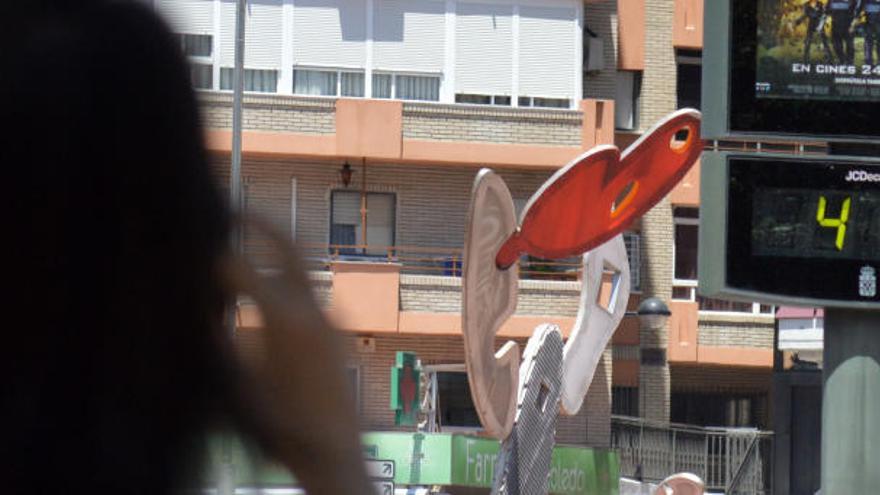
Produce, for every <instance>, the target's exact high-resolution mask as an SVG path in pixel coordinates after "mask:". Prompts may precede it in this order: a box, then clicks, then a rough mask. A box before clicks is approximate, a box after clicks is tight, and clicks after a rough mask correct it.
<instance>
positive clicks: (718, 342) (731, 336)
mask: <svg viewBox="0 0 880 495" xmlns="http://www.w3.org/2000/svg"><path fill="white" fill-rule="evenodd" d="M699 329H700V333H699V340H698V343H699V344H700V345H710V346H729V347H750V348H758V349H772V348H773V332H774V329H773V317H772V316H756V317H749V316H725V317H722V318H719V317H714V316H708V315H706V314H703V315H701V317H700V326H699Z"/></svg>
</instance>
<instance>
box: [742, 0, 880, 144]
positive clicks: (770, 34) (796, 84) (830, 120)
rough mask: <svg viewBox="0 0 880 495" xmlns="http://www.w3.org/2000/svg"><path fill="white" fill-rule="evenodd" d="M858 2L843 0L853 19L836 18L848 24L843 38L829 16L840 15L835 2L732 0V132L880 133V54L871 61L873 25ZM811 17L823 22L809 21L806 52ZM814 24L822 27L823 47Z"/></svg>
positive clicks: (864, 136) (868, 136) (869, 136)
mask: <svg viewBox="0 0 880 495" xmlns="http://www.w3.org/2000/svg"><path fill="white" fill-rule="evenodd" d="M855 1H856V0H843V3H847V4H848V5H851V6H852V9H851V12H853V13H852V14H851V18H852V19H851V20H850V21H849V22H848V23H847V22H846V20H845V19H844V20H840V21H838V22H837V25H838V28H837V29H840V26H843V25H844V24H848V26H847V28H846V31H847V37H846V38H845V39H844V38H842V37H841V35H840V33H839V32H836V34H837V37H836V38H835V39H832V38H831V30H832V26H833V25H834V22H835V21H834V17H841V16H840V15H838V14H833V13H832V11H831V10H830V6H831V4H832V3H834V4H837V2H832V1H824V0H817V3H816V4H815V5H814V4H813V3H812V0H807V5H804V3H803V2H789V1H783V0H730V6H731V10H730V19H731V26H730V46H729V50H730V52H729V57H730V67H729V71H730V73H729V84H730V93H729V122H728V124H729V130H730V132H733V133H746V134H757V135H760V134H770V135H790V136H798V135H802V136H810V137H816V138H828V139H846V140H876V139H877V138H878V137H880V125H878V115H880V58H878V57H880V53H878V52H877V50H872V54H873V55H872V57H873V58H872V59H871V60H870V63H868V62H869V61H868V60H867V57H866V53H865V44H866V43H865V41H864V38H865V36H866V35H865V33H867V32H868V31H866V29H868V28H867V27H866V26H871V24H869V23H868V22H867V14H866V11H865V9H866V8H867V7H866V3H865V0H861V2H860V3H859V6H858V7H856V5H855ZM850 2H851V3H850ZM811 6H812V7H811ZM808 7H811V8H816V9H820V11H821V12H820V14H821V15H820V14H810V15H812V16H813V18H814V19H815V18H816V17H815V16H817V15H820V17H821V18H820V19H819V20H811V18H810V16H807V10H806V9H807V8H808ZM804 16H807V18H806V19H804V20H802V21H800V19H801V18H803V17H804ZM798 21H800V22H798ZM878 21H880V18H878ZM811 23H821V28H820V27H819V24H816V25H815V26H813V29H814V31H813V33H814V35H813V38H812V39H811V41H810V53H809V56H808V57H806V59H805V55H806V53H805V52H806V46H805V45H806V32H807V31H808V28H809V27H810V25H811ZM878 28H880V26H878ZM816 30H820V31H822V32H823V33H825V34H826V39H825V40H826V41H827V42H828V50H827V51H826V49H825V44H824V43H823V41H822V38H821V37H820V36H819V35H818V32H817V31H816ZM850 31H852V32H850ZM872 36H873V34H872ZM850 41H852V47H851V48H850ZM873 43H874V41H873V38H872V46H873ZM807 65H809V68H807V67H806V66H807ZM864 66H867V67H864ZM852 72H855V74H852ZM863 72H864V74H863Z"/></svg>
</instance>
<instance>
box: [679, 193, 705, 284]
mask: <svg viewBox="0 0 880 495" xmlns="http://www.w3.org/2000/svg"><path fill="white" fill-rule="evenodd" d="M674 216H675V279H676V280H696V279H697V237H698V235H699V225H700V211H699V209H697V208H676V209H675V212H674Z"/></svg>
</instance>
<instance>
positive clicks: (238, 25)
mask: <svg viewBox="0 0 880 495" xmlns="http://www.w3.org/2000/svg"><path fill="white" fill-rule="evenodd" d="M246 3H247V0H236V8H235V67H234V69H233V72H232V91H233V93H232V166H231V169H230V172H229V208H230V210H231V213H232V214H233V215H237V216H238V219H237V220H236V221H233V222H232V223H231V239H230V242H231V244H232V246H231V251H232V255H233V256H240V255H241V253H242V231H241V230H242V229H241V226H242V225H243V223H242V222H243V221H244V219H243V218H242V217H241V216H240V214H241V120H242V119H241V112H242V108H241V99H242V94H243V92H244V78H243V77H242V76H243V75H244V22H245V13H246V11H245V6H246ZM230 296H231V301H230V305H229V308H228V310H227V325H228V331H229V338H230V339H233V340H234V339H235V330H236V316H237V309H238V301H237V299H238V294H231V295H230ZM231 441H232V439H231V438H230V432H223V433H222V438H221V442H222V450H223V452H222V457H223V459H222V462H221V464H222V465H221V467H220V473H218V474H219V477H218V483H217V491H218V493H219V494H220V495H234V493H235V466H234V465H233V460H232V446H231V445H230V442H231Z"/></svg>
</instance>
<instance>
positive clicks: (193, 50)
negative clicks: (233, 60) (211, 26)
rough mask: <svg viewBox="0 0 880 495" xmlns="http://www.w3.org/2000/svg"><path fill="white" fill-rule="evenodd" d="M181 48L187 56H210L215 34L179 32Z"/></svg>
mask: <svg viewBox="0 0 880 495" xmlns="http://www.w3.org/2000/svg"><path fill="white" fill-rule="evenodd" d="M177 38H178V40H179V41H180V48H181V49H182V50H183V54H184V55H186V56H187V57H210V56H211V52H212V51H213V50H212V43H213V36H211V35H210V34H178V35H177Z"/></svg>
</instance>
